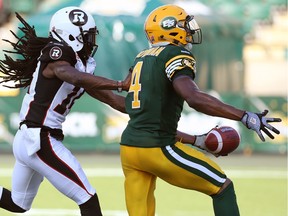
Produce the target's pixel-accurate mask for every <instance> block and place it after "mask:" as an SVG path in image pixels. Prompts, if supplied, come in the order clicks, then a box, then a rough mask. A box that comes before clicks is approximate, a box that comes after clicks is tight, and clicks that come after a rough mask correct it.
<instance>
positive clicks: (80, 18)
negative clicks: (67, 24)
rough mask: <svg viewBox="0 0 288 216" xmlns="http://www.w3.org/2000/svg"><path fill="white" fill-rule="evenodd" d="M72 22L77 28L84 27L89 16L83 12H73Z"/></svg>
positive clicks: (71, 13)
mask: <svg viewBox="0 0 288 216" xmlns="http://www.w3.org/2000/svg"><path fill="white" fill-rule="evenodd" d="M69 19H70V21H71V22H72V23H73V24H74V25H76V26H83V25H85V24H86V23H87V21H88V16H87V14H86V13H85V12H84V11H82V10H72V11H70V13H69Z"/></svg>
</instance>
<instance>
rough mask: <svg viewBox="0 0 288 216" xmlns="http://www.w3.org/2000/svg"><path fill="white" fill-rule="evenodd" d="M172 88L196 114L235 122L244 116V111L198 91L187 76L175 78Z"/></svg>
mask: <svg viewBox="0 0 288 216" xmlns="http://www.w3.org/2000/svg"><path fill="white" fill-rule="evenodd" d="M173 87H174V89H175V90H176V92H177V93H178V94H179V95H181V96H182V97H183V99H184V100H185V101H186V102H187V103H188V105H189V106H190V107H192V108H194V109H195V110H197V111H198V112H201V113H204V114H207V115H210V116H218V117H222V118H227V119H231V120H236V121H240V120H241V118H242V116H243V115H244V112H245V111H244V110H240V109H237V108H235V107H233V106H231V105H228V104H225V103H223V102H222V101H220V100H218V99H217V98H215V97H213V96H211V95H209V94H206V93H205V92H202V91H200V90H199V88H198V86H197V85H196V83H195V82H194V81H193V80H192V79H191V78H190V77H188V76H179V77H177V78H175V80H174V81H173Z"/></svg>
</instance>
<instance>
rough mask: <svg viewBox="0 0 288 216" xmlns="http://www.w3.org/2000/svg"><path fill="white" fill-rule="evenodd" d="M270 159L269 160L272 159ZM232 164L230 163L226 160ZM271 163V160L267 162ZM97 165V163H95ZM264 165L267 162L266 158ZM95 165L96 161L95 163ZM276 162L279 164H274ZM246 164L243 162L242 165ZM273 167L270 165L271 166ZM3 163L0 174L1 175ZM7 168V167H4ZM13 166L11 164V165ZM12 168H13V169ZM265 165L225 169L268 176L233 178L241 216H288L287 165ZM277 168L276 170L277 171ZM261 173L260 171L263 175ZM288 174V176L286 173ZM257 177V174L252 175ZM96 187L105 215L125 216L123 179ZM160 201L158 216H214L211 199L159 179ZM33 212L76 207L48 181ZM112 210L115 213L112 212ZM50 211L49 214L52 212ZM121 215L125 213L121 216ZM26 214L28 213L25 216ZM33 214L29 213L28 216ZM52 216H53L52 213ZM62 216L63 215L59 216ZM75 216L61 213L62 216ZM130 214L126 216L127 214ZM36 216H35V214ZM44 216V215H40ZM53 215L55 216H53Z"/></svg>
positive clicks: (101, 180)
mask: <svg viewBox="0 0 288 216" xmlns="http://www.w3.org/2000/svg"><path fill="white" fill-rule="evenodd" d="M269 159H270V158H269ZM227 161H229V160H227ZM267 161H268V160H267ZM94 162H95V161H94ZM118 162H119V161H118V159H117V160H115V161H112V162H111V161H110V162H109V163H107V161H106V162H104V163H103V164H102V165H103V166H105V167H112V168H115V167H116V168H120V165H119V163H118ZM264 162H265V159H264ZM92 163H93V160H92ZM275 163H276V162H275ZM241 164H243V163H241ZM269 164H271V163H269ZM1 167H3V166H1V164H0V172H1ZM4 167H7V164H6V165H5V166H4ZM8 167H10V165H8ZM11 167H12V166H11ZM84 167H89V168H93V167H101V163H99V161H97V163H96V164H95V165H93V164H91V163H90V162H89V160H88V161H87V162H84ZM263 167H265V163H261V166H260V167H259V166H253V164H252V165H251V164H250V166H249V167H247V166H246V165H245V166H233V167H229V166H227V168H226V166H224V168H225V169H227V170H228V171H227V172H228V173H229V170H230V171H231V173H232V171H233V170H235V169H236V170H237V171H238V173H240V174H241V173H242V171H243V173H245V172H247V170H248V171H250V172H249V173H252V174H253V172H254V171H255V172H259V171H262V174H263V173H264V174H265V173H266V175H265V177H263V178H260V177H259V176H257V173H256V177H249V178H243V177H241V175H240V176H237V175H235V174H234V175H232V174H231V175H232V176H234V177H233V181H234V185H235V190H236V193H237V199H238V204H239V208H240V212H241V215H242V216H287V176H286V178H285V176H283V174H285V172H286V167H285V165H283V164H281V165H279V167H278V166H276V164H275V166H272V167H269V166H268V165H267V167H266V168H263ZM275 169H277V170H275ZM269 170H271V171H276V172H280V173H282V175H280V176H279V177H277V176H271V178H269V175H268V174H269ZM260 174H261V172H260ZM286 174H287V173H286ZM252 176H255V175H252ZM89 179H90V181H91V183H92V184H93V186H95V187H96V188H97V191H98V194H99V197H100V200H101V206H102V208H103V210H104V212H106V215H105V214H104V215H105V216H116V215H117V214H116V210H118V211H119V212H120V213H118V215H121V216H124V215H123V212H125V201H124V189H123V181H124V178H123V177H122V176H120V177H119V176H118V177H117V176H116V177H95V176H94V177H89ZM10 180H11V179H10V177H9V176H7V177H6V176H4V177H3V176H1V177H0V185H4V186H6V187H10ZM155 196H156V199H157V216H191V215H193V216H213V211H212V202H211V198H210V197H208V196H205V195H203V194H200V193H198V192H195V191H188V190H184V189H181V188H177V187H174V186H171V185H169V184H167V183H166V182H163V181H162V180H158V182H157V188H156V193H155ZM33 208H34V209H48V208H50V209H51V212H53V209H75V210H77V205H76V204H75V203H74V202H72V201H71V200H69V199H67V198H66V197H65V196H63V195H62V194H60V193H59V192H58V191H56V190H55V189H54V188H53V187H52V186H51V185H50V183H49V182H47V180H45V181H44V182H43V184H42V185H41V187H40V190H39V194H38V195H37V197H36V198H35V201H34V203H33ZM112 210H113V211H112ZM51 212H50V213H51ZM121 212H122V214H121ZM0 215H1V216H15V214H11V213H8V212H6V211H4V210H1V209H0ZM24 215H26V214H24ZM27 215H30V214H27ZM51 215H53V213H52V214H51ZM58 215H60V214H58ZM66 215H67V216H72V215H73V216H74V215H75V216H76V215H80V214H77V213H74V214H61V216H66ZM125 215H127V214H125ZM33 216H36V215H34V214H33ZM37 216H42V215H37ZM53 216H54V215H53Z"/></svg>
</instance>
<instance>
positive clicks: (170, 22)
mask: <svg viewBox="0 0 288 216" xmlns="http://www.w3.org/2000/svg"><path fill="white" fill-rule="evenodd" d="M176 23H177V20H176V19H175V18H174V17H165V18H164V19H163V20H162V22H161V27H162V28H163V29H166V30H169V29H172V28H175V27H176Z"/></svg>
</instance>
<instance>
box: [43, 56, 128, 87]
mask: <svg viewBox="0 0 288 216" xmlns="http://www.w3.org/2000/svg"><path fill="white" fill-rule="evenodd" d="M43 75H44V76H45V77H47V78H54V77H57V78H59V79H61V80H63V81H65V82H68V83H70V84H72V85H75V86H79V87H82V88H85V90H87V89H99V90H118V89H123V90H128V88H129V85H130V82H129V83H128V81H129V80H127V82H122V81H115V80H111V79H108V78H105V77H101V76H94V75H92V74H87V73H81V72H80V71H78V70H77V69H75V68H74V67H72V66H71V65H70V64H69V63H68V62H66V61H56V62H53V63H49V64H48V65H47V67H46V68H45V69H44V71H43Z"/></svg>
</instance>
